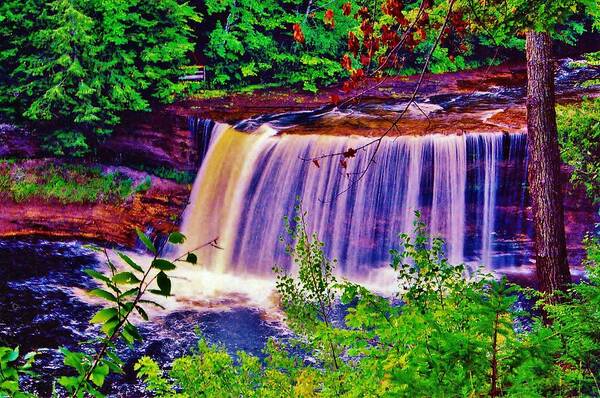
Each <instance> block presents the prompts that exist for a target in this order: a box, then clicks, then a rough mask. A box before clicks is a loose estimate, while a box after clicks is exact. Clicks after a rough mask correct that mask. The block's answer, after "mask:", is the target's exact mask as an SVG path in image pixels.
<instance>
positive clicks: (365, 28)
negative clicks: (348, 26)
mask: <svg viewBox="0 0 600 398" xmlns="http://www.w3.org/2000/svg"><path fill="white" fill-rule="evenodd" d="M360 30H362V32H363V34H364V35H365V37H366V36H370V35H372V34H373V25H372V24H371V23H370V22H369V20H368V19H365V20H364V21H363V22H362V24H361V25H360Z"/></svg>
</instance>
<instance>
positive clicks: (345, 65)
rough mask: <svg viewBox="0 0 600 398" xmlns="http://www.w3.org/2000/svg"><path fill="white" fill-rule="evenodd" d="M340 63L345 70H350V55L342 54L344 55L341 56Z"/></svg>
mask: <svg viewBox="0 0 600 398" xmlns="http://www.w3.org/2000/svg"><path fill="white" fill-rule="evenodd" d="M340 64H341V65H342V68H344V69H346V70H348V71H349V70H351V69H352V60H351V59H350V57H349V56H348V54H344V56H343V57H342V61H341V62H340Z"/></svg>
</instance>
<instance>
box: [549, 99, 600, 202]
mask: <svg viewBox="0 0 600 398" xmlns="http://www.w3.org/2000/svg"><path fill="white" fill-rule="evenodd" d="M556 110H557V124H558V132H559V138H560V145H561V154H562V158H563V160H564V161H565V162H566V163H567V164H569V165H571V166H572V167H573V175H572V178H571V180H572V181H573V182H575V183H576V184H580V185H582V186H583V187H584V188H585V189H586V191H587V193H588V196H589V197H590V198H592V200H593V201H594V202H596V203H598V202H600V98H595V99H585V100H584V101H583V102H582V103H581V104H579V105H558V106H557V107H556Z"/></svg>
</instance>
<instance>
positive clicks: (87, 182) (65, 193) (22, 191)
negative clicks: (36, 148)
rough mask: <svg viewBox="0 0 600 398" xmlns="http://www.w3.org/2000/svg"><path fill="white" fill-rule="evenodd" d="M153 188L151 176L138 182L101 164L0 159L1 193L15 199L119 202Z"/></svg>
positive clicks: (65, 201)
mask: <svg viewBox="0 0 600 398" xmlns="http://www.w3.org/2000/svg"><path fill="white" fill-rule="evenodd" d="M149 188H150V179H149V178H147V179H146V180H144V182H142V183H141V184H139V185H138V186H136V187H134V186H133V181H132V180H131V179H130V178H127V177H126V176H124V175H123V174H121V173H118V172H113V173H103V172H102V170H101V169H100V168H99V167H88V166H84V165H64V164H61V165H55V164H50V165H48V164H44V165H39V166H34V167H25V166H24V165H22V164H18V163H15V162H12V163H11V162H6V161H4V160H0V193H2V194H5V195H9V196H10V197H12V199H13V200H14V201H15V202H23V201H26V200H29V199H32V198H40V199H44V200H48V201H50V200H57V201H59V202H61V203H63V204H68V203H99V202H102V203H118V202H122V201H124V200H125V199H127V198H128V197H129V196H131V195H132V194H133V193H135V192H140V191H145V190H148V189H149Z"/></svg>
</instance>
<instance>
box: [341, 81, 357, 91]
mask: <svg viewBox="0 0 600 398" xmlns="http://www.w3.org/2000/svg"><path fill="white" fill-rule="evenodd" d="M354 87H356V85H355V84H354V82H353V81H352V80H346V81H345V82H344V85H343V86H342V90H343V91H344V92H345V93H346V94H347V93H349V92H350V91H352V90H354Z"/></svg>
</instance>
